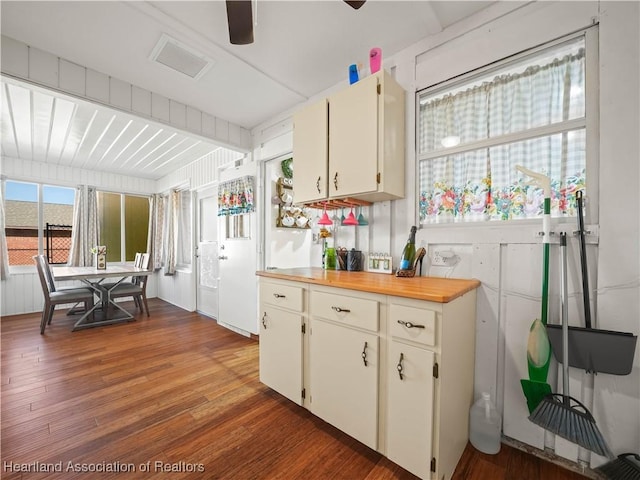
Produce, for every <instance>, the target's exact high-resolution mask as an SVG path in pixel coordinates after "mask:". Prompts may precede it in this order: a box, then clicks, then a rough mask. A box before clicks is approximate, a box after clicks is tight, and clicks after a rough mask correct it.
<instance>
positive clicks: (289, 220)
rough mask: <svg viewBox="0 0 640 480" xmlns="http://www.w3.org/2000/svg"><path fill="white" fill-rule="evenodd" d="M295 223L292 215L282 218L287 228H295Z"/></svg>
mask: <svg viewBox="0 0 640 480" xmlns="http://www.w3.org/2000/svg"><path fill="white" fill-rule="evenodd" d="M294 223H296V221H295V219H294V218H293V217H292V216H291V215H285V216H284V217H282V224H283V225H284V226H285V227H293V225H294Z"/></svg>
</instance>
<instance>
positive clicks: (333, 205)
mask: <svg viewBox="0 0 640 480" xmlns="http://www.w3.org/2000/svg"><path fill="white" fill-rule="evenodd" d="M370 205H371V202H367V201H366V200H358V199H357V198H351V197H345V198H332V199H329V200H322V201H318V202H311V203H305V204H304V206H305V207H309V208H318V209H325V208H326V209H327V210H337V209H338V208H351V207H368V206H370Z"/></svg>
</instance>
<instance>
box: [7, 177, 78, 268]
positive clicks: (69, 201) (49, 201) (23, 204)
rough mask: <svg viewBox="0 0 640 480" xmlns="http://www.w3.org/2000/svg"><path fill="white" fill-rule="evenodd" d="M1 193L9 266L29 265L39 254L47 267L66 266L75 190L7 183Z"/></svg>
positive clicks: (34, 184) (8, 181)
mask: <svg viewBox="0 0 640 480" xmlns="http://www.w3.org/2000/svg"><path fill="white" fill-rule="evenodd" d="M5 192H6V198H5V215H6V219H5V234H6V236H7V250H8V253H9V265H33V259H32V257H33V256H34V255H37V254H39V253H41V252H42V253H44V254H46V255H47V258H48V260H49V262H50V263H66V262H67V259H68V258H69V248H70V247H71V228H72V226H73V202H74V198H75V189H73V188H67V187H58V186H53V185H42V184H38V183H28V182H17V181H13V180H7V181H6V183H5Z"/></svg>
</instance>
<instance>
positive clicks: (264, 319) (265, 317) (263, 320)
mask: <svg viewBox="0 0 640 480" xmlns="http://www.w3.org/2000/svg"><path fill="white" fill-rule="evenodd" d="M262 326H263V327H264V329H265V330H266V329H267V312H264V315H262Z"/></svg>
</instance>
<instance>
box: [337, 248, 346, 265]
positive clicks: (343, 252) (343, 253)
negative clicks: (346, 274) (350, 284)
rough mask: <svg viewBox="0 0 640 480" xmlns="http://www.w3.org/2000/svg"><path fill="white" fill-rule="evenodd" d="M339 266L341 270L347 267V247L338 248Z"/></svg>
mask: <svg viewBox="0 0 640 480" xmlns="http://www.w3.org/2000/svg"><path fill="white" fill-rule="evenodd" d="M338 267H340V270H346V269H347V249H346V248H344V247H341V248H339V249H338Z"/></svg>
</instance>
